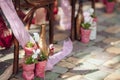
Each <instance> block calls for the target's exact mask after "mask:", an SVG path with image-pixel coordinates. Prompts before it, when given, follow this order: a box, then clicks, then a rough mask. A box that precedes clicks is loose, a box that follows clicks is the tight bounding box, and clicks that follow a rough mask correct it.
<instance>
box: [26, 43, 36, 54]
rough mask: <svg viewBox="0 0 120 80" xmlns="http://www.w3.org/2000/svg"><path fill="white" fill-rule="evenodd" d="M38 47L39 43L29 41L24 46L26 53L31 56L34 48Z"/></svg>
mask: <svg viewBox="0 0 120 80" xmlns="http://www.w3.org/2000/svg"><path fill="white" fill-rule="evenodd" d="M36 49H37V45H36V44H35V43H33V42H27V44H26V45H25V47H24V51H25V55H26V56H31V55H32V54H33V50H36Z"/></svg>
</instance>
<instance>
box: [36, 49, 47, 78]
mask: <svg viewBox="0 0 120 80" xmlns="http://www.w3.org/2000/svg"><path fill="white" fill-rule="evenodd" d="M46 64H47V56H46V55H45V53H44V51H41V52H40V54H39V55H38V62H37V63H36V69H35V75H36V76H37V77H39V78H43V79H44V77H45V68H46Z"/></svg>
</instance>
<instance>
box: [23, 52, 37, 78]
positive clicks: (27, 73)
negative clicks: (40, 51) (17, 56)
mask: <svg viewBox="0 0 120 80" xmlns="http://www.w3.org/2000/svg"><path fill="white" fill-rule="evenodd" d="M35 63H37V55H36V54H33V55H31V56H29V57H27V58H25V62H24V63H23V65H22V67H23V73H22V76H23V78H24V79H25V80H33V79H34V69H35Z"/></svg>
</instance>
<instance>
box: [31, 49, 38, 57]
mask: <svg viewBox="0 0 120 80" xmlns="http://www.w3.org/2000/svg"><path fill="white" fill-rule="evenodd" d="M33 53H34V54H33V55H32V58H33V59H36V58H37V56H38V54H40V49H37V50H33Z"/></svg>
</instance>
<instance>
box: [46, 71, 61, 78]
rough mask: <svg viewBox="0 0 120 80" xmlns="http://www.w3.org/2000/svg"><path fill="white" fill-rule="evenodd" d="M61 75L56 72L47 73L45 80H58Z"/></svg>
mask: <svg viewBox="0 0 120 80" xmlns="http://www.w3.org/2000/svg"><path fill="white" fill-rule="evenodd" d="M59 75H60V74H57V73H54V72H46V76H45V80H56V79H57V78H58V76H59Z"/></svg>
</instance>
